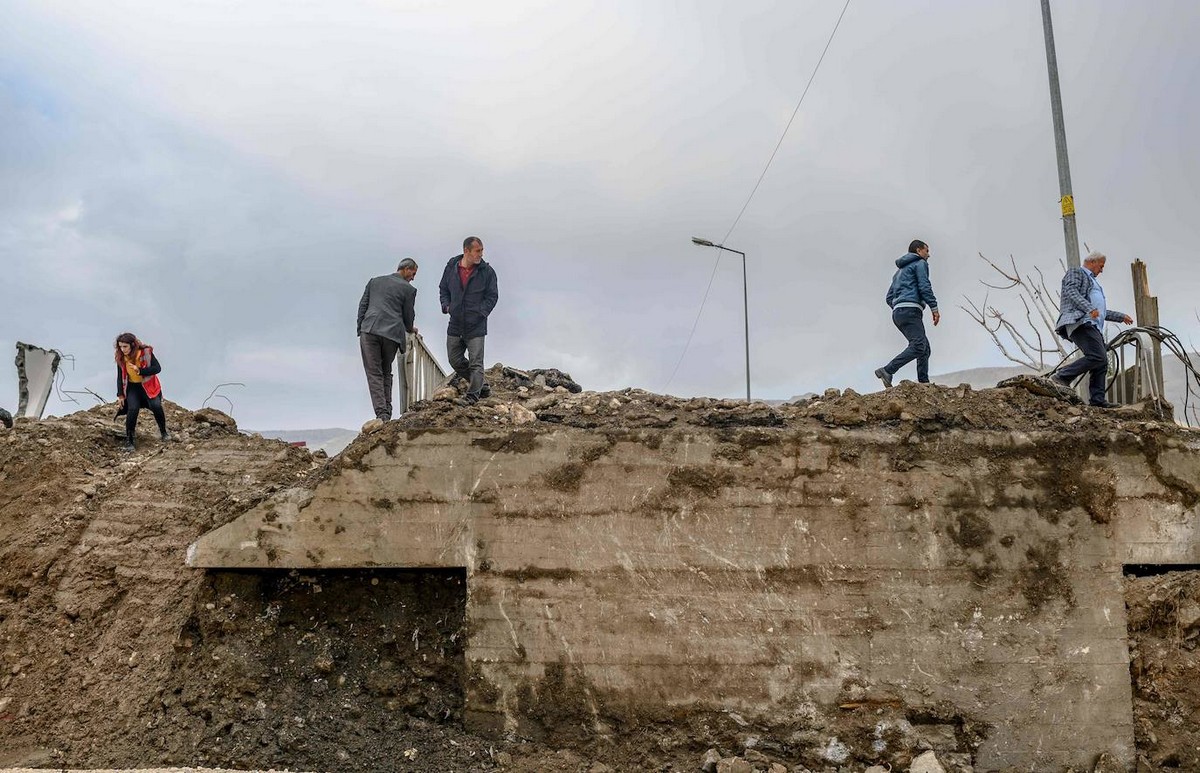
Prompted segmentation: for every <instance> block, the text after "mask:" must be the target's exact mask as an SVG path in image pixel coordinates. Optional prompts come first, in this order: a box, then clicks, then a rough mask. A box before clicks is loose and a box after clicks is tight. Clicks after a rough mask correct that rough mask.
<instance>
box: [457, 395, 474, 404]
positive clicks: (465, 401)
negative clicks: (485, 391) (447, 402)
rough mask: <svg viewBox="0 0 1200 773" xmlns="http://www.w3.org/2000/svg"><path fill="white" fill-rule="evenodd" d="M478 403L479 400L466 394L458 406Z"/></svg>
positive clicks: (460, 399)
mask: <svg viewBox="0 0 1200 773" xmlns="http://www.w3.org/2000/svg"><path fill="white" fill-rule="evenodd" d="M477 402H479V398H478V397H476V396H475V395H472V394H465V395H463V396H462V397H460V398H459V400H458V404H459V405H463V406H470V405H474V404H475V403H477Z"/></svg>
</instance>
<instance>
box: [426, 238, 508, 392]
mask: <svg viewBox="0 0 1200 773" xmlns="http://www.w3.org/2000/svg"><path fill="white" fill-rule="evenodd" d="M438 293H439V295H440V296H441V301H442V313H443V314H449V315H450V325H449V327H448V329H447V331H446V356H447V358H448V359H449V360H450V367H452V368H454V373H455V375H456V376H457V377H458V378H463V379H467V381H468V382H469V386H468V387H467V393H466V394H465V395H464V396H463V398H462V402H463V404H464V405H474V404H475V403H477V402H479V399H480V398H481V397H487V396H488V395H490V394H491V388H490V387H489V386H488V385H487V384H486V383H485V382H484V380H483V338H484V336H486V335H487V318H488V315H489V314H491V313H492V309H494V308H496V302H497V301H499V300H500V289H499V287H498V286H497V284H496V272H495V271H494V270H493V269H492V267H491V265H490V264H488V263H486V262H485V261H484V260H483V242H482V241H481V240H480V239H479V237H478V236H468V237H467V238H466V239H464V240H463V251H462V255H456V256H454V257H453V258H451V259H450V262H449V263H447V264H446V270H445V271H443V272H442V281H441V284H440V285H439V286H438Z"/></svg>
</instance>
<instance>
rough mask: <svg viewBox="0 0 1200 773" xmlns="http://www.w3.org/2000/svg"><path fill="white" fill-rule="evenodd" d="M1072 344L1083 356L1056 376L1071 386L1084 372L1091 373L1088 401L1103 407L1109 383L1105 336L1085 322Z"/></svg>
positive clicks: (1072, 336)
mask: <svg viewBox="0 0 1200 773" xmlns="http://www.w3.org/2000/svg"><path fill="white" fill-rule="evenodd" d="M1071 343H1073V344H1075V345H1076V346H1078V347H1079V351H1081V352H1083V356H1082V357H1080V358H1079V359H1078V360H1075V362H1072V363H1071V364H1070V365H1068V366H1067V367H1065V368H1063V369H1062V370H1060V371H1059V372H1058V373H1056V374H1055V375H1056V376H1058V377H1059V378H1060V379H1062V380H1063V381H1065V382H1067V383H1068V384H1070V383H1072V382H1074V381H1075V379H1076V378H1078V377H1079V375H1080V374H1081V373H1083V372H1084V371H1087V372H1089V373H1091V374H1092V382H1091V384H1089V385H1088V401H1089V402H1090V403H1091V404H1092V405H1102V404H1103V403H1104V402H1105V401H1106V398H1105V394H1104V393H1105V389H1104V388H1105V386H1107V383H1106V382H1107V381H1108V355H1107V353H1106V352H1105V347H1104V334H1103V333H1101V332H1100V328H1098V327H1096V326H1095V325H1093V324H1090V323H1087V322H1084V323H1083V324H1081V325H1080V326H1079V327H1077V328H1075V332H1074V333H1072V334H1071Z"/></svg>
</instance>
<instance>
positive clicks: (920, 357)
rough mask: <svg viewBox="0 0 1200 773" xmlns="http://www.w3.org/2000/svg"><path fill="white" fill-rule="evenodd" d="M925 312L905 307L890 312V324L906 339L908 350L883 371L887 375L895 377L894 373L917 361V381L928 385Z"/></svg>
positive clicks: (927, 343) (927, 341)
mask: <svg viewBox="0 0 1200 773" xmlns="http://www.w3.org/2000/svg"><path fill="white" fill-rule="evenodd" d="M924 317H925V310H924V309H915V308H912V307H911V306H906V307H903V308H899V309H894V310H893V311H892V323H893V324H895V326H896V328H897V329H898V330H899V331H900V332H901V333H903V334H904V337H905V338H907V339H908V348H907V349H905V350H904V351H902V352H900V353H899V354H897V355H896V356H895V358H894V359H893V360H892V361H891V362H889V363H888V364H887V365H884V366H883V369H884V370H885V371H887V372H888V375H891V376H894V375H896V371H898V370H900V369H901V368H903V367H904V366H905V365H907V364H908V363H910V362H912V361H913V360H916V361H917V381H920V382H921V383H922V384H928V383H929V353H930V351H932V350H931V349H930V348H929V338H928V336H926V335H925V320H924Z"/></svg>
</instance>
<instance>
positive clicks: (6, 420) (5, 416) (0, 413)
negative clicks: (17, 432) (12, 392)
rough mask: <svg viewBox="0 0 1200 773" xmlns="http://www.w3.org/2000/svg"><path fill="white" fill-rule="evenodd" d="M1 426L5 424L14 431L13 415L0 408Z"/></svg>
mask: <svg viewBox="0 0 1200 773" xmlns="http://www.w3.org/2000/svg"><path fill="white" fill-rule="evenodd" d="M0 424H3V425H4V426H6V427H8V428H9V429H12V426H13V421H12V414H11V413H9V412H8V411H6V410H4V409H3V408H0Z"/></svg>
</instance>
